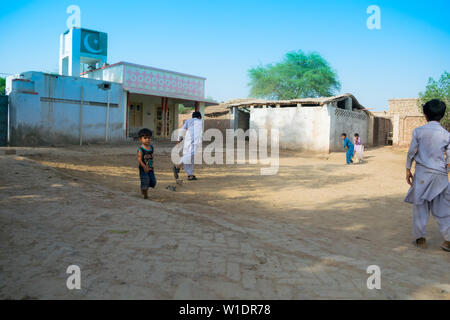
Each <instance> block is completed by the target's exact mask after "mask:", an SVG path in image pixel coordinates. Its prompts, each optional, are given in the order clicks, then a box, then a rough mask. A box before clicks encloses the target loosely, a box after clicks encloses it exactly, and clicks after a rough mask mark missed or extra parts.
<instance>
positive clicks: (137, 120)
mask: <svg viewBox="0 0 450 320" xmlns="http://www.w3.org/2000/svg"><path fill="white" fill-rule="evenodd" d="M142 109H143V103H142V102H130V108H129V109H128V123H129V135H131V136H134V135H135V134H137V131H138V130H139V129H140V128H141V127H142V114H143V112H142Z"/></svg>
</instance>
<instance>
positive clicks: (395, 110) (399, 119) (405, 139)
mask: <svg viewBox="0 0 450 320" xmlns="http://www.w3.org/2000/svg"><path fill="white" fill-rule="evenodd" d="M417 103H418V99H417V98H404V99H389V111H388V116H389V118H390V120H391V121H392V131H393V137H392V138H393V145H394V146H397V147H409V144H410V142H411V137H412V132H413V130H414V129H415V128H417V127H420V126H422V125H424V124H426V120H425V117H424V115H423V114H422V113H421V112H420V110H419V108H418V106H417Z"/></svg>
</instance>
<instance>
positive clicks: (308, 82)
mask: <svg viewBox="0 0 450 320" xmlns="http://www.w3.org/2000/svg"><path fill="white" fill-rule="evenodd" d="M248 74H249V77H250V82H249V86H250V96H252V97H259V98H267V99H281V100H284V99H296V98H314V97H329V96H332V95H333V94H334V92H335V91H337V90H339V89H340V88H341V84H340V83H339V81H338V79H337V74H336V72H335V71H334V70H333V69H332V68H331V67H330V65H329V63H328V62H327V61H326V60H325V59H324V58H322V57H321V56H320V54H318V53H315V52H312V53H309V54H305V53H304V52H303V51H301V50H299V51H292V52H288V53H287V54H286V55H285V56H284V58H283V60H282V61H281V62H278V63H276V64H268V65H266V66H262V65H260V66H258V67H256V68H251V69H250V70H249V71H248Z"/></svg>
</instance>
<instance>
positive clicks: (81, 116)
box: [80, 87, 83, 146]
mask: <svg viewBox="0 0 450 320" xmlns="http://www.w3.org/2000/svg"><path fill="white" fill-rule="evenodd" d="M81 145H83V87H81V92H80V146H81Z"/></svg>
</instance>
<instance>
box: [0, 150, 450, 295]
mask: <svg viewBox="0 0 450 320" xmlns="http://www.w3.org/2000/svg"><path fill="white" fill-rule="evenodd" d="M423 259H428V260H429V261H428V262H429V264H428V269H427V270H423V268H419V267H417V266H416V265H417V264H418V263H417V262H419V261H423ZM444 259H447V260H444ZM449 261H450V260H448V258H447V257H446V256H444V255H429V254H428V253H426V252H418V251H417V250H406V251H403V252H395V251H393V250H392V249H390V248H385V249H383V248H379V247H377V244H376V243H372V242H370V241H367V240H365V239H355V238H351V237H348V238H345V237H343V238H340V239H336V238H334V237H333V235H332V234H329V230H323V229H321V228H320V227H319V226H315V227H314V228H312V227H310V226H308V227H307V228H306V227H302V225H301V223H296V224H294V223H287V222H280V221H277V220H275V219H270V218H261V217H246V216H243V215H241V214H240V213H239V212H224V211H221V210H218V209H214V208H210V207H205V206H194V205H190V206H187V207H182V206H181V205H178V204H160V203H156V202H151V201H145V200H143V199H140V198H137V197H132V196H130V195H127V194H125V193H122V192H118V191H111V190H109V189H106V188H103V187H102V186H99V185H93V184H89V183H86V182H84V181H80V180H78V179H77V180H74V179H73V178H71V177H70V176H66V175H64V174H62V173H61V172H57V171H55V170H54V169H51V168H47V167H44V166H42V165H40V164H38V163H36V162H33V161H30V160H27V159H25V158H20V157H16V156H0V298H1V299H5V298H13V299H21V298H41V299H42V298H44V299H47V298H56V299H66V298H75V299H78V298H80V299H93V298H96V299H99V298H100V299H102V298H121V299H173V298H175V299H220V298H224V299H234V298H237V299H253V298H255V299H323V298H331V299H348V298H356V299H361V298H363V299H365V298H376V299H399V298H402V299H404V298H424V297H425V298H426V297H434V298H440V299H448V298H450V296H449V292H450V289H449V287H450V285H449V282H450V281H449V276H448V272H447V271H448V268H447V270H445V271H444V270H443V265H444V266H445V265H447V266H448V264H447V263H448V262H449ZM71 264H76V265H79V266H80V267H81V272H82V284H81V285H82V289H81V290H79V291H69V290H68V289H67V288H66V279H67V277H68V275H67V274H66V273H65V271H66V268H67V266H69V265H71ZM372 264H376V265H379V266H380V267H381V271H382V281H381V286H382V289H381V290H368V289H367V287H366V280H367V277H368V276H369V275H368V274H367V273H366V268H367V266H369V265H372Z"/></svg>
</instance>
